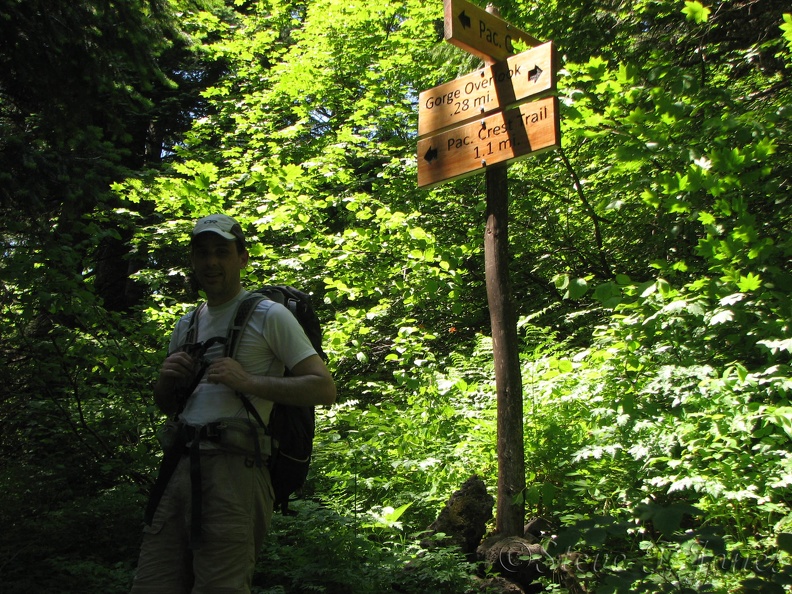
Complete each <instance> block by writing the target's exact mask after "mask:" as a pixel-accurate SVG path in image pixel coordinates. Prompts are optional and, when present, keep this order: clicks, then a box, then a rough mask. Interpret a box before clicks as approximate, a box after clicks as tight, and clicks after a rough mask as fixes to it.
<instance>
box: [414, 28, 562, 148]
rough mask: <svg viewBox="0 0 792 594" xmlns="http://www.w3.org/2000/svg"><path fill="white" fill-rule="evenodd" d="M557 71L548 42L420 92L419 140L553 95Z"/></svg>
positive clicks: (550, 43) (551, 45)
mask: <svg viewBox="0 0 792 594" xmlns="http://www.w3.org/2000/svg"><path fill="white" fill-rule="evenodd" d="M556 70H557V67H556V64H555V51H554V49H553V42H549V43H543V44H542V45H539V46H537V47H534V48H532V49H529V50H527V51H524V52H522V53H520V54H517V55H516V56H510V57H509V58H507V59H506V60H505V61H504V62H496V63H495V64H493V65H492V66H488V67H486V68H482V69H481V70H477V71H476V72H472V73H470V74H468V75H466V76H461V77H459V78H457V79H454V80H452V81H451V82H447V83H445V84H442V85H440V86H438V87H434V88H433V89H429V90H427V91H423V92H422V93H421V94H420V96H419V98H418V136H419V137H420V136H426V135H427V134H431V133H432V132H437V131H438V130H441V129H443V128H446V127H449V126H453V125H456V124H461V123H463V122H467V121H470V120H472V119H475V118H477V117H480V116H481V115H482V114H485V113H489V112H492V111H494V110H497V109H508V108H509V107H513V106H515V105H519V104H520V103H523V102H525V101H527V100H528V99H537V98H539V97H542V96H544V95H546V94H548V93H552V92H553V91H554V90H555V86H556V76H555V72H556Z"/></svg>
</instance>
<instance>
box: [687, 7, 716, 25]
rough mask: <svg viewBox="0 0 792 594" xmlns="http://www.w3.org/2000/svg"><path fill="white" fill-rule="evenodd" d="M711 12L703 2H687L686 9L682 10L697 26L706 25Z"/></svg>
mask: <svg viewBox="0 0 792 594" xmlns="http://www.w3.org/2000/svg"><path fill="white" fill-rule="evenodd" d="M710 12H711V11H710V9H709V8H706V7H705V6H704V5H702V4H701V2H685V8H683V9H682V13H683V14H684V15H685V17H686V18H687V20H689V21H693V22H694V23H697V24H701V23H706V22H707V19H708V18H709V15H710Z"/></svg>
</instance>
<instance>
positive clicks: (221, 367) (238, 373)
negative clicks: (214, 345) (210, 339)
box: [206, 357, 253, 392]
mask: <svg viewBox="0 0 792 594" xmlns="http://www.w3.org/2000/svg"><path fill="white" fill-rule="evenodd" d="M252 377H253V376H251V375H250V374H249V373H248V372H246V371H245V370H244V369H242V366H241V365H240V364H239V362H238V361H236V360H235V359H232V358H231V357H220V358H218V359H215V360H214V361H212V364H211V365H210V366H209V369H207V371H206V380H207V381H208V382H209V383H212V384H223V385H225V386H228V387H229V388H231V389H232V390H234V391H235V392H246V391H249V390H250V383H251V380H252Z"/></svg>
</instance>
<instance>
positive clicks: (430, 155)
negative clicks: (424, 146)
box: [424, 146, 437, 163]
mask: <svg viewBox="0 0 792 594" xmlns="http://www.w3.org/2000/svg"><path fill="white" fill-rule="evenodd" d="M424 159H426V162H427V163H431V162H432V161H433V160H434V159H437V149H436V148H435V147H433V146H430V147H429V150H428V151H426V154H425V155H424Z"/></svg>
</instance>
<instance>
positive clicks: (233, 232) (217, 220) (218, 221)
mask: <svg viewBox="0 0 792 594" xmlns="http://www.w3.org/2000/svg"><path fill="white" fill-rule="evenodd" d="M206 232H212V233H217V234H218V235H219V236H221V237H223V238H225V239H227V240H229V241H234V240H237V239H238V240H239V241H241V242H242V244H243V245H244V243H245V234H244V233H242V227H241V226H240V224H239V223H237V222H236V220H235V219H233V218H231V217H229V216H228V215H224V214H214V215H209V216H208V217H204V218H202V219H199V220H198V222H196V223H195V227H194V228H193V232H192V236H193V237H195V236H196V235H199V234H201V233H206Z"/></svg>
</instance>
